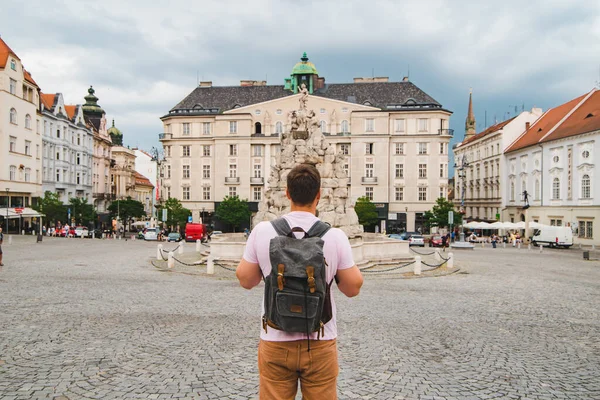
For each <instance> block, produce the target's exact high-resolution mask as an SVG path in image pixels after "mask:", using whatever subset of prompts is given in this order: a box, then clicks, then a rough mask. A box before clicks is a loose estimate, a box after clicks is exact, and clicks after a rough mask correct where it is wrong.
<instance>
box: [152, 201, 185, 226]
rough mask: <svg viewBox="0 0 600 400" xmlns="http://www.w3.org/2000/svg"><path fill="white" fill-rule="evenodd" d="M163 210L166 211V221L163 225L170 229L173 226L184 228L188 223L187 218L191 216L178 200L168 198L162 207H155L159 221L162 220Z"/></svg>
mask: <svg viewBox="0 0 600 400" xmlns="http://www.w3.org/2000/svg"><path fill="white" fill-rule="evenodd" d="M163 209H166V210H167V220H166V221H165V223H166V224H167V226H170V227H171V228H173V227H175V226H184V225H185V224H186V223H187V221H188V217H189V216H190V215H192V212H191V211H190V210H188V209H187V208H185V207H184V206H182V205H181V202H180V201H179V200H177V199H174V198H172V197H169V199H168V200H167V201H165V202H164V204H163V205H161V206H160V207H157V214H156V215H158V218H159V219H160V218H162V210H163Z"/></svg>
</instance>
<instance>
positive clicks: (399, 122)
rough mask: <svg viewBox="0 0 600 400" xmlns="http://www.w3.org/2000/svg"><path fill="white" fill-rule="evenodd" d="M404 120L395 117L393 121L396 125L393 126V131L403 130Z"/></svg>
mask: <svg viewBox="0 0 600 400" xmlns="http://www.w3.org/2000/svg"><path fill="white" fill-rule="evenodd" d="M404 122H405V120H404V119H397V120H396V121H395V125H396V126H395V128H396V129H395V131H396V132H404Z"/></svg>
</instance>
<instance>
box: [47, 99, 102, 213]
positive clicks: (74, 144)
mask: <svg viewBox="0 0 600 400" xmlns="http://www.w3.org/2000/svg"><path fill="white" fill-rule="evenodd" d="M41 106H42V107H41V111H42V120H43V128H42V143H43V151H42V158H43V161H42V164H43V167H42V182H43V191H44V192H46V191H50V192H53V193H57V194H58V196H59V198H60V200H61V201H62V202H63V203H64V204H68V203H69V199H71V198H73V197H77V198H85V199H88V201H89V203H90V204H91V203H92V202H93V198H92V162H93V142H94V136H93V133H92V130H91V129H90V128H88V127H87V126H86V124H85V120H84V116H83V110H82V108H81V105H65V102H64V98H63V95H62V94H61V93H56V94H45V93H42V94H41Z"/></svg>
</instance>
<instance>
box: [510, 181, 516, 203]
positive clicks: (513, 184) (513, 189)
mask: <svg viewBox="0 0 600 400" xmlns="http://www.w3.org/2000/svg"><path fill="white" fill-rule="evenodd" d="M510 201H515V183H514V182H511V183H510Z"/></svg>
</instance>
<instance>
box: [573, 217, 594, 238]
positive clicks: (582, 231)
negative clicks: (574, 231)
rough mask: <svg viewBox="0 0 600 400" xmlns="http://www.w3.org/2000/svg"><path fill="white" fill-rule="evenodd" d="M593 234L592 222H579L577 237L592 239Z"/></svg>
mask: <svg viewBox="0 0 600 400" xmlns="http://www.w3.org/2000/svg"><path fill="white" fill-rule="evenodd" d="M593 234H594V228H593V221H579V232H578V235H577V236H579V237H580V238H584V239H593V238H594V236H593Z"/></svg>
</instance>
